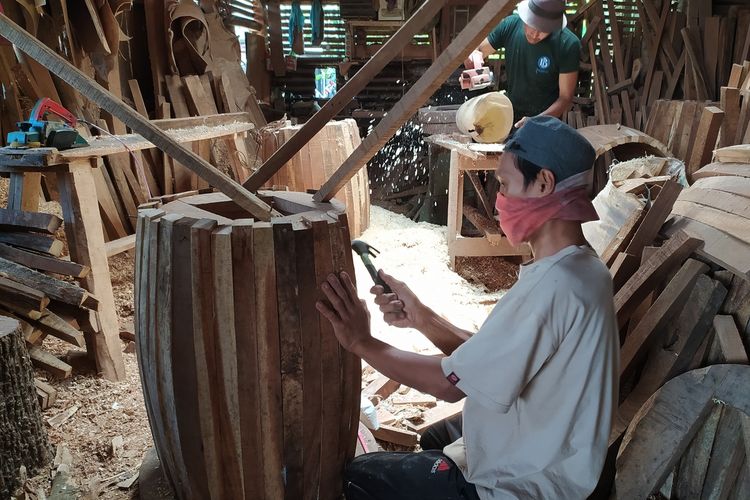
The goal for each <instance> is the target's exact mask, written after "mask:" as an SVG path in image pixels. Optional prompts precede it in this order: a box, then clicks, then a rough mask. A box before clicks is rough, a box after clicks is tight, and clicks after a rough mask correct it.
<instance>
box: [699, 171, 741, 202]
mask: <svg viewBox="0 0 750 500" xmlns="http://www.w3.org/2000/svg"><path fill="white" fill-rule="evenodd" d="M692 189H700V190H703V191H710V192H717V191H720V192H724V193H731V194H735V195H737V196H742V197H744V198H750V178H746V177H728V176H724V177H705V178H702V179H698V180H697V181H695V182H694V183H693V185H692V187H691V191H692ZM685 192H686V193H687V192H688V191H685Z"/></svg>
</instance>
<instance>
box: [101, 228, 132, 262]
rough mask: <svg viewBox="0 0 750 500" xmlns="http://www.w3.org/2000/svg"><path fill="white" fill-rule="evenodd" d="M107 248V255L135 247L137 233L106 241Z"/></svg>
mask: <svg viewBox="0 0 750 500" xmlns="http://www.w3.org/2000/svg"><path fill="white" fill-rule="evenodd" d="M105 247H106V250H107V257H108V258H109V257H112V256H113V255H117V254H120V253H122V252H127V251H128V250H132V249H134V248H135V235H134V234H131V235H128V236H125V237H124V238H120V239H117V240H112V241H108V242H107V243H105Z"/></svg>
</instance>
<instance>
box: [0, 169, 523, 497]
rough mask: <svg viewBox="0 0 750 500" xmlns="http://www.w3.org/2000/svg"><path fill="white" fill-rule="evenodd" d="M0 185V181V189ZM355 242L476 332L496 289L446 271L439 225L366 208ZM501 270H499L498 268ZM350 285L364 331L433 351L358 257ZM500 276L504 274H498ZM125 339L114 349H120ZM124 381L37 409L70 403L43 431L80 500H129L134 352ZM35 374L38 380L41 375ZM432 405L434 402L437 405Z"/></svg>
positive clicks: (128, 256)
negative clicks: (404, 323)
mask: <svg viewBox="0 0 750 500" xmlns="http://www.w3.org/2000/svg"><path fill="white" fill-rule="evenodd" d="M0 187H1V184H0ZM361 239H363V240H364V241H367V242H368V243H370V244H371V245H373V246H375V247H376V248H378V249H379V250H380V251H381V254H380V255H379V256H378V257H377V258H376V259H374V262H375V264H376V266H378V267H382V268H383V269H384V270H386V271H387V272H388V273H390V274H392V275H393V276H395V277H396V278H398V279H400V280H402V281H404V282H406V283H407V284H408V285H409V286H410V287H411V288H412V290H413V291H414V292H415V293H416V294H417V296H418V297H420V298H421V299H422V300H423V301H424V302H425V303H426V304H428V305H429V306H430V307H432V308H433V309H434V310H436V311H438V312H439V313H440V314H441V315H443V316H444V317H446V318H447V319H449V320H451V321H453V322H454V323H456V324H457V325H458V326H460V327H462V328H466V329H469V330H476V329H478V328H479V326H480V325H481V323H482V322H483V321H484V319H485V318H486V316H487V314H488V313H489V311H490V310H491V309H492V307H493V306H494V305H495V303H496V302H497V300H498V299H499V298H500V297H501V296H502V294H503V291H502V290H499V291H493V292H488V291H487V290H486V288H485V287H484V286H483V285H476V284H472V283H469V282H468V281H466V280H465V279H464V278H462V277H460V276H459V275H457V274H456V273H454V272H453V271H451V270H450V269H449V268H448V252H447V247H446V244H445V227H444V226H436V225H433V224H428V223H415V222H413V221H411V220H410V219H408V218H406V217H404V216H401V215H397V214H394V213H392V212H388V211H386V210H384V209H382V208H379V207H376V206H373V207H372V212H371V224H370V228H369V229H367V231H365V233H364V234H363V235H362V236H361ZM133 258H134V255H133V253H132V252H128V253H124V254H121V255H118V256H115V257H113V258H111V259H110V271H111V275H112V285H113V290H114V295H115V303H116V306H117V310H118V315H119V317H120V322H121V330H122V329H125V330H127V329H129V328H132V322H133V314H134V310H133V299H134V290H133V272H134V269H133V268H134V263H133ZM504 269H505V268H504ZM355 271H356V278H357V288H358V290H359V293H360V296H361V297H362V298H364V299H365V300H366V301H367V303H368V305H369V308H370V312H371V314H372V331H373V335H375V336H376V337H378V338H380V339H382V340H384V341H386V342H389V343H391V344H393V345H395V346H397V347H399V348H402V349H405V350H409V351H413V352H423V353H435V352H438V351H437V349H436V348H435V347H434V346H433V345H432V344H431V343H430V342H429V341H427V340H426V339H425V338H424V337H423V336H422V335H421V334H420V333H419V332H417V331H415V330H411V329H396V328H392V327H390V326H388V325H386V324H385V322H384V321H383V320H382V316H381V315H380V314H379V313H378V310H377V308H376V307H375V306H374V303H373V302H372V299H371V297H372V295H371V294H370V293H369V289H370V287H371V286H372V282H371V280H370V276H369V274H368V273H367V271H366V269H365V268H364V266H363V265H362V263H361V261H360V260H359V259H356V260H355ZM505 272H506V275H505V278H503V279H506V280H507V282H508V283H509V285H510V284H512V283H511V280H510V279H508V276H509V275H508V272H510V271H508V269H505ZM126 345H127V344H126V342H123V343H122V348H123V349H125V348H126ZM44 346H45V348H46V349H48V350H50V351H51V352H53V353H55V354H57V355H62V354H64V353H65V352H67V351H68V348H69V346H68V345H67V344H64V343H62V342H60V341H57V340H56V339H53V338H48V339H47V340H45V342H44ZM123 357H124V360H125V367H126V369H127V377H126V379H125V380H124V381H122V382H108V381H106V380H103V379H101V378H97V377H95V376H93V374H92V373H90V372H89V373H83V374H77V375H74V376H73V377H72V378H71V379H69V380H65V381H54V380H50V381H49V382H50V383H51V384H52V385H53V386H54V387H55V388H56V389H57V391H58V393H57V402H56V403H55V404H54V405H53V406H52V407H51V408H49V409H47V410H45V411H44V412H43V418H44V420H45V421H47V420H49V419H50V418H51V417H54V416H56V415H58V414H60V413H62V412H65V411H66V410H69V409H70V408H73V407H75V406H78V407H79V409H78V411H76V412H75V413H74V414H73V415H72V416H71V417H70V418H69V419H68V420H67V421H66V422H65V423H63V424H62V425H60V426H59V427H57V428H51V427H50V426H48V432H49V437H50V442H51V444H52V446H53V447H54V448H57V447H58V446H59V445H63V446H65V447H67V448H68V449H69V451H70V454H71V456H72V466H71V476H72V480H73V481H74V483H75V484H76V486H77V487H78V488H79V489H80V491H81V494H80V498H105V499H125V498H134V497H135V498H137V483H136V485H135V486H133V487H132V488H131V489H130V490H127V491H125V490H121V489H118V488H117V486H116V482H117V481H116V480H121V479H123V478H126V477H128V476H129V475H132V474H133V473H135V472H136V471H137V470H138V468H139V466H140V463H141V460H142V459H143V456H144V454H145V452H146V450H147V449H149V448H150V447H152V446H153V442H152V438H151V433H150V430H149V424H148V418H147V415H146V411H145V407H144V403H143V393H142V390H141V383H140V379H139V377H138V366H137V362H136V358H135V354H134V353H127V352H126V353H124V354H123ZM37 376H40V377H42V378H46V376H47V375H46V374H45V373H43V372H37ZM438 404H440V402H439V403H438ZM402 412H403V414H402V415H397V417H399V418H404V419H406V418H412V417H413V415H412V414H413V409H410V408H404V409H403V410H402ZM118 436H121V437H122V439H123V446H122V448H120V447H119V446H117V452H116V453H115V451H114V450H113V440H114V439H115V438H116V437H118ZM52 470H53V469H52V464H50V467H48V468H47V469H46V470H45V471H43V472H42V473H41V474H39V475H37V476H36V477H34V478H32V479H31V480H30V481H29V482H28V483H27V487H28V491H29V492H30V493H32V495H30V496H33V492H35V491H37V490H38V489H43V490H44V492H45V493H49V486H50V479H51V474H50V473H51V471H52Z"/></svg>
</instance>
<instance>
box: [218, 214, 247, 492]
mask: <svg viewBox="0 0 750 500" xmlns="http://www.w3.org/2000/svg"><path fill="white" fill-rule="evenodd" d="M211 247H212V248H211V250H212V256H213V265H214V272H213V276H214V282H213V290H214V304H215V308H216V309H215V314H216V316H215V318H214V321H215V322H216V324H215V327H214V328H215V331H217V332H221V335H218V337H217V343H216V347H217V357H216V362H217V367H216V370H217V379H216V380H215V381H214V383H215V384H216V385H215V386H214V390H215V391H218V401H219V418H220V426H221V430H222V432H221V443H222V444H221V451H222V455H223V456H222V457H221V462H222V465H223V469H224V482H225V485H224V488H225V492H226V494H227V496H228V497H229V498H238V497H240V496H242V481H243V477H242V470H241V464H242V445H241V442H240V429H239V426H238V425H237V423H238V422H239V420H240V412H239V399H238V390H237V387H238V379H237V364H238V362H239V361H240V360H238V358H237V343H236V336H237V332H235V330H234V327H235V318H234V289H233V276H232V275H233V271H232V226H227V227H224V228H220V229H218V230H217V231H215V232H214V233H213V234H212V236H211Z"/></svg>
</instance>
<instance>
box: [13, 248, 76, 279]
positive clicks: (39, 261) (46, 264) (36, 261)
mask: <svg viewBox="0 0 750 500" xmlns="http://www.w3.org/2000/svg"><path fill="white" fill-rule="evenodd" d="M0 257H2V258H3V259H6V260H10V261H13V262H15V263H16V264H21V265H22V266H26V267H30V268H32V269H36V270H37V271H47V272H50V273H55V274H62V275H63V276H71V277H73V278H85V277H86V276H87V275H88V273H89V271H90V269H89V267H88V266H83V265H81V264H76V263H75V262H70V261H69V260H63V259H56V258H54V257H48V256H46V255H41V254H36V253H33V252H28V251H26V250H23V249H20V248H15V247H12V246H10V245H5V244H0Z"/></svg>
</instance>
